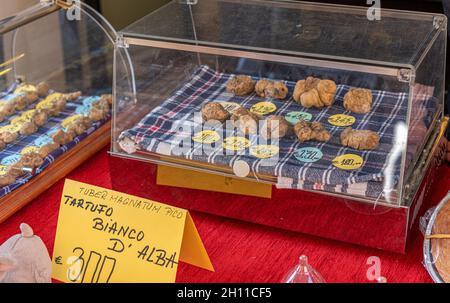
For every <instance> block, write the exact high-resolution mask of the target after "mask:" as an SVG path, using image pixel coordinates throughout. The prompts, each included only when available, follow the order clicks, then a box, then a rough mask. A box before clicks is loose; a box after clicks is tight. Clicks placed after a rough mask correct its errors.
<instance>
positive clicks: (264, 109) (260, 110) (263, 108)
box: [250, 101, 277, 116]
mask: <svg viewBox="0 0 450 303" xmlns="http://www.w3.org/2000/svg"><path fill="white" fill-rule="evenodd" d="M276 110H277V106H276V105H275V104H273V103H272V102H268V101H265V102H259V103H256V104H255V105H253V106H252V108H250V112H252V113H254V114H257V115H261V116H264V115H268V114H271V113H273V112H274V111H276Z"/></svg>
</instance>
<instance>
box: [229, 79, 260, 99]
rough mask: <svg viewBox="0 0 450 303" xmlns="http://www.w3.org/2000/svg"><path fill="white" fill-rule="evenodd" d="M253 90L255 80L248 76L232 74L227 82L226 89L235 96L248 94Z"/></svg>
mask: <svg viewBox="0 0 450 303" xmlns="http://www.w3.org/2000/svg"><path fill="white" fill-rule="evenodd" d="M254 90H255V81H253V79H252V77H250V76H245V75H238V76H234V77H233V78H231V79H230V80H229V81H228V83H227V91H228V92H230V93H233V94H235V95H237V96H244V95H249V94H251V93H253V91H254Z"/></svg>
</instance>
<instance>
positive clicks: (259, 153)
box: [250, 145, 280, 159]
mask: <svg viewBox="0 0 450 303" xmlns="http://www.w3.org/2000/svg"><path fill="white" fill-rule="evenodd" d="M279 152H280V148H279V147H278V146H275V145H257V146H252V147H251V148H250V154H252V155H253V156H255V157H256V158H259V159H269V158H272V157H274V156H276V155H278V153H279Z"/></svg>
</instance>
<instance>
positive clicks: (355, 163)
mask: <svg viewBox="0 0 450 303" xmlns="http://www.w3.org/2000/svg"><path fill="white" fill-rule="evenodd" d="M363 164H364V159H363V158H362V157H361V156H359V155H355V154H345V155H341V156H337V157H336V158H334V160H333V165H334V166H336V167H337V168H340V169H343V170H355V169H359V168H361V166H363Z"/></svg>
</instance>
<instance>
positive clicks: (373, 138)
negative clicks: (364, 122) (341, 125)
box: [341, 127, 380, 150]
mask: <svg viewBox="0 0 450 303" xmlns="http://www.w3.org/2000/svg"><path fill="white" fill-rule="evenodd" d="M341 144H342V145H343V146H348V147H351V148H354V149H359V150H372V149H377V148H378V145H379V144H380V136H379V135H378V134H377V133H376V132H373V131H371V130H354V129H352V128H351V127H348V128H346V129H345V130H344V131H343V132H342V133H341Z"/></svg>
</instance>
